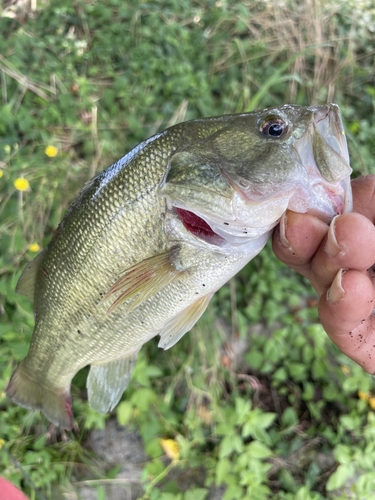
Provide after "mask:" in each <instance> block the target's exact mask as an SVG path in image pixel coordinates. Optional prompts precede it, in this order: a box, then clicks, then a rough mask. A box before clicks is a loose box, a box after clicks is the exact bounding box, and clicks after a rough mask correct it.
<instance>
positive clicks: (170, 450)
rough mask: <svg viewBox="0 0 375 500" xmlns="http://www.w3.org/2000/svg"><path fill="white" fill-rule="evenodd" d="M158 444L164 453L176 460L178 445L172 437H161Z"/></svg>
mask: <svg viewBox="0 0 375 500" xmlns="http://www.w3.org/2000/svg"><path fill="white" fill-rule="evenodd" d="M160 444H161V446H162V448H163V450H164V453H165V454H166V455H167V457H168V458H170V459H171V460H177V459H178V457H179V455H180V447H179V445H178V443H177V442H176V441H175V440H174V439H161V440H160Z"/></svg>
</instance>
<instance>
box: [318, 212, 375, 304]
mask: <svg viewBox="0 0 375 500" xmlns="http://www.w3.org/2000/svg"><path fill="white" fill-rule="evenodd" d="M374 262H375V227H374V225H373V224H372V222H371V221H369V220H368V219H367V218H366V217H364V216H363V215H360V214H357V213H348V214H343V215H340V216H338V217H335V218H334V219H333V221H332V222H331V225H330V227H329V231H328V233H327V237H326V238H325V240H324V242H323V244H322V245H321V246H320V248H319V249H318V251H317V252H316V255H315V256H314V259H313V260H312V265H311V281H312V283H313V286H314V288H315V289H316V290H317V292H318V293H319V294H321V293H323V291H324V290H326V289H327V288H328V287H329V286H330V284H331V283H332V281H333V279H334V277H335V275H336V274H337V272H338V270H339V269H341V268H347V269H355V270H358V271H365V270H366V269H368V268H370V267H371V266H372V265H373V264H374Z"/></svg>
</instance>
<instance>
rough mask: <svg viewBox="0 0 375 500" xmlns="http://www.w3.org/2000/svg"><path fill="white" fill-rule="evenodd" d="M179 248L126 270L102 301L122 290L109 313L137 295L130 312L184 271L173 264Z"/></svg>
mask: <svg viewBox="0 0 375 500" xmlns="http://www.w3.org/2000/svg"><path fill="white" fill-rule="evenodd" d="M179 250H180V247H175V248H172V250H170V251H169V252H166V253H163V254H160V255H155V256H154V257H150V258H149V259H145V260H142V261H141V262H139V263H138V264H136V265H135V266H133V267H131V268H130V269H128V270H127V271H125V274H124V275H123V276H121V278H119V279H118V280H117V281H116V283H115V284H114V285H113V286H112V287H111V288H110V289H109V290H108V292H107V293H106V294H105V296H104V297H103V299H102V301H101V302H103V301H105V300H106V299H108V298H109V297H110V296H111V295H114V294H117V293H118V292H120V295H119V296H118V297H117V298H116V300H115V301H114V302H113V304H112V305H111V307H110V308H109V309H108V311H107V314H108V313H110V312H112V311H113V310H114V309H115V308H116V307H118V306H119V305H120V304H123V303H124V302H125V301H126V300H128V299H130V298H132V297H134V296H136V297H135V300H134V301H133V302H132V303H131V304H130V307H129V309H128V311H127V312H128V313H129V312H130V311H132V310H133V309H135V308H136V307H138V306H139V305H140V304H141V303H142V302H145V301H146V300H147V299H149V298H150V297H152V296H153V295H156V294H157V293H158V292H160V290H162V289H163V288H165V287H166V286H167V285H169V284H170V283H172V281H173V280H174V279H175V278H176V277H177V276H179V275H181V273H182V272H183V271H177V269H176V268H175V267H174V266H173V265H172V261H173V258H174V257H175V256H176V254H177V252H179Z"/></svg>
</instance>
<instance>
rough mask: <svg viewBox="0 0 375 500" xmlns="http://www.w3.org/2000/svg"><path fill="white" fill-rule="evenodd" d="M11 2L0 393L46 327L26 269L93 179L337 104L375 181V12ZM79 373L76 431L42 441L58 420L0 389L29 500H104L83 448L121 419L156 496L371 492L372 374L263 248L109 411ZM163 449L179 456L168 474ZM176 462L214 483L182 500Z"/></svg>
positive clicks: (4, 51) (299, 281)
mask: <svg viewBox="0 0 375 500" xmlns="http://www.w3.org/2000/svg"><path fill="white" fill-rule="evenodd" d="M17 9H18V7H17V3H16V4H13V5H12V6H8V7H6V8H4V10H3V12H2V17H1V18H0V31H1V33H2V37H1V39H0V54H1V56H0V89H1V90H0V278H1V281H0V389H1V390H2V389H3V388H5V386H6V383H7V381H8V380H9V377H10V375H11V371H12V366H13V364H14V363H15V362H18V361H20V360H21V359H22V358H23V357H24V356H25V354H26V352H27V348H28V344H29V342H30V338H31V332H32V327H33V313H32V308H31V305H30V303H29V302H28V301H27V299H26V298H24V297H22V296H19V295H17V294H15V292H14V290H15V285H16V282H17V279H18V277H19V275H20V272H21V270H22V268H23V267H24V266H25V264H26V263H27V262H29V261H30V260H31V259H32V258H33V257H34V256H35V255H36V252H35V250H36V248H37V246H39V247H40V248H43V247H44V246H45V245H46V243H47V242H48V240H49V239H50V237H51V235H52V232H53V230H54V229H55V228H56V226H57V224H58V223H59V221H60V220H61V218H62V216H63V214H64V212H65V210H66V208H67V206H68V204H69V202H70V201H71V200H72V199H73V197H74V194H75V193H76V192H77V191H78V190H79V189H80V187H81V186H82V185H83V184H84V183H85V182H86V181H87V180H88V179H89V178H90V177H92V175H94V174H95V173H96V172H97V171H99V170H101V169H102V168H104V167H105V166H107V165H109V164H110V163H111V162H112V161H114V160H116V159H117V158H118V157H120V156H121V155H123V154H124V153H125V152H126V151H128V150H130V149H131V148H132V147H133V146H135V145H136V144H137V143H139V142H140V141H142V140H143V139H145V138H146V137H148V136H150V135H151V134H153V133H155V132H156V131H158V130H162V129H163V128H165V127H166V126H169V125H172V124H173V123H177V122H179V121H182V120H187V119H191V118H195V117H202V116H212V115H218V114H223V113H231V112H236V111H238V112H239V111H244V110H251V109H255V108H256V107H267V106H273V105H277V104H281V103H284V102H294V103H297V104H301V105H302V104H308V103H324V102H326V101H331V100H333V101H335V102H338V104H340V106H341V109H342V113H343V117H344V120H345V123H346V130H347V135H348V140H349V147H350V151H351V158H352V166H353V168H354V171H355V175H358V174H365V173H369V172H374V171H375V170H374V166H373V151H374V148H375V120H374V118H373V117H374V107H375V69H374V68H375V61H374V54H375V43H374V41H373V40H374V37H373V30H374V26H375V12H374V8H373V6H372V2H371V1H365V0H363V1H361V2H359V1H358V0H356V1H354V0H353V1H351V0H347V1H346V2H339V1H337V0H331V1H330V2H322V1H318V0H315V1H313V0H309V1H307V2H303V4H302V3H300V2H298V1H297V0H290V1H283V0H279V1H277V2H276V1H275V2H260V1H256V0H248V1H245V2H237V1H236V2H226V1H225V0H219V1H216V2H214V1H212V0H209V1H208V2H205V3H202V2H199V1H192V0H180V1H178V2H177V1H174V0H166V1H165V2H156V1H149V2H139V3H137V4H134V3H133V2H122V1H116V0H110V1H108V2H105V3H102V2H90V3H87V2H81V1H74V2H70V1H68V0H62V1H60V2H59V3H58V4H57V3H56V2H43V3H40V2H32V10H23V8H22V7H21V4H20V10H17ZM51 146H53V147H54V148H56V150H53V149H51ZM47 147H50V149H49V150H47V149H46V148H47ZM46 151H55V152H56V153H57V154H56V155H55V156H53V155H52V156H51V155H47V154H46ZM19 179H24V180H23V181H22V182H21V184H20V183H19V182H20V181H19ZM25 180H26V181H27V183H28V187H27V185H26V184H25ZM22 183H23V184H22ZM22 185H23V186H26V190H25V191H22V190H20V189H17V186H18V188H19V187H20V186H22ZM86 374H87V370H83V371H82V372H81V373H79V374H78V375H77V376H76V378H75V380H74V385H73V389H72V391H73V397H74V412H75V415H76V417H77V422H78V425H79V429H80V430H79V431H78V432H77V433H76V434H69V436H68V438H69V440H68V441H67V442H58V443H49V442H47V441H46V439H45V437H44V436H45V434H46V432H47V430H48V423H47V422H46V421H45V419H44V418H43V417H41V416H40V415H39V413H38V412H27V411H25V410H23V409H21V408H19V407H16V406H14V405H12V404H10V403H9V402H8V401H7V400H6V399H5V396H4V393H3V392H1V393H0V439H1V441H0V442H1V445H2V449H1V450H0V464H1V465H0V467H1V470H2V474H3V475H5V476H6V477H7V478H9V479H10V480H11V481H13V482H14V483H15V484H17V485H19V486H20V487H21V488H22V489H23V490H24V491H25V492H26V493H27V494H28V495H29V497H30V498H31V499H32V500H34V499H40V498H43V497H46V498H58V497H59V496H61V497H62V498H76V495H77V493H76V490H77V483H80V484H82V483H84V484H92V481H99V483H97V484H99V486H98V488H97V497H98V498H99V499H100V500H101V499H103V498H105V495H106V490H105V488H104V485H108V484H112V483H113V484H114V483H115V482H116V477H115V476H116V470H115V471H114V470H109V471H108V470H107V469H106V466H105V464H101V463H100V462H98V461H97V460H96V458H95V457H94V456H93V455H92V454H90V452H89V451H87V449H86V447H85V441H86V438H87V435H88V433H89V431H90V430H91V429H94V428H104V426H105V425H106V421H107V419H108V418H116V419H117V420H118V422H119V423H120V424H121V425H125V424H127V425H133V426H134V427H135V428H136V429H137V430H138V431H139V433H140V435H141V437H142V439H143V442H144V444H145V449H146V452H147V454H148V456H149V457H150V461H149V462H148V463H147V464H146V465H145V469H144V474H143V478H144V491H145V493H144V498H145V499H146V498H150V499H159V498H160V499H163V500H168V499H172V498H173V499H177V500H179V499H181V500H182V499H183V500H188V499H190V498H194V500H196V499H199V498H201V499H204V498H207V497H208V491H209V488H210V487H211V486H212V485H217V486H220V485H224V486H225V494H224V500H231V499H236V498H238V499H243V498H251V499H252V500H257V499H259V500H263V499H267V498H275V499H280V500H281V499H283V500H284V499H288V500H289V499H291V500H292V499H293V500H294V499H297V500H310V499H314V500H315V499H325V498H328V499H331V498H332V499H333V498H335V499H336V498H337V499H340V498H342V499H344V498H345V499H346V498H353V499H354V498H355V499H364V498H371V496H372V495H373V494H374V492H375V485H374V481H375V477H374V472H373V470H374V463H375V448H374V444H373V443H374V432H375V419H374V413H373V410H374V408H375V404H374V402H375V399H374V397H375V389H374V385H373V381H372V378H371V377H370V376H368V375H366V374H365V373H364V372H362V371H361V369H360V368H359V367H357V366H355V365H354V364H353V363H351V362H350V361H348V360H347V359H346V358H345V357H344V356H343V355H341V354H340V353H339V352H338V351H337V350H336V349H335V348H334V346H333V345H332V344H331V343H330V341H329V340H328V339H327V338H326V336H325V334H324V332H323V331H322V328H321V326H320V325H319V321H318V318H317V312H316V296H315V293H314V292H313V290H312V289H311V287H310V286H309V284H308V283H307V282H306V281H305V280H304V279H303V278H301V277H298V276H296V275H295V274H293V273H292V272H291V271H290V270H288V269H287V268H285V267H284V266H282V265H281V264H280V263H277V262H276V260H275V258H274V257H273V256H272V254H271V250H270V248H269V247H267V248H266V249H265V250H264V251H263V252H262V253H261V254H260V255H259V256H257V257H256V258H255V259H254V260H253V261H252V262H251V263H250V264H249V266H247V267H246V268H245V269H244V270H243V271H242V272H241V273H240V274H239V275H238V276H237V277H236V278H234V279H233V280H231V282H230V284H229V285H228V286H226V287H224V288H223V289H221V290H220V291H219V292H218V293H217V294H216V296H215V297H214V299H213V301H212V303H211V305H210V307H209V310H208V311H207V312H206V313H205V315H204V316H203V317H202V319H201V321H200V322H199V323H198V325H197V326H196V327H195V328H194V330H193V331H192V332H191V333H190V334H189V335H187V336H186V337H184V338H183V339H182V340H181V341H180V342H179V344H178V345H176V346H175V347H174V348H173V349H172V350H170V351H167V352H162V351H160V350H158V349H157V347H156V344H155V342H150V343H148V344H147V345H146V346H145V348H144V349H143V350H142V352H141V356H140V359H139V362H138V365H137V367H136V370H135V373H134V376H133V379H132V382H131V384H130V386H129V388H128V389H127V391H126V393H125V395H124V397H123V400H122V401H121V403H120V404H119V406H118V407H117V409H115V411H114V412H113V414H112V415H111V416H110V417H108V416H100V415H98V414H97V413H95V412H94V411H93V410H91V409H90V408H89V407H88V405H87V401H86V395H85V377H86ZM161 438H163V439H171V440H172V441H173V442H175V443H176V446H177V449H178V450H179V452H178V455H177V456H176V457H175V458H172V459H171V461H170V462H167V464H169V465H166V461H165V458H166V457H165V453H166V452H165V450H164V449H163V447H162V445H161V442H160V439H161ZM171 469H181V470H190V471H196V470H202V469H204V470H205V476H204V477H203V478H201V479H200V480H199V481H198V483H197V484H191V485H190V486H189V488H188V490H187V491H182V489H181V488H180V487H179V484H178V483H177V482H176V481H175V480H173V479H170V477H171V476H170V475H168V473H169V472H170V470H171ZM349 479H351V481H352V484H351V485H348V480H349ZM68 494H69V495H71V496H70V497H69V496H68ZM64 495H65V497H64Z"/></svg>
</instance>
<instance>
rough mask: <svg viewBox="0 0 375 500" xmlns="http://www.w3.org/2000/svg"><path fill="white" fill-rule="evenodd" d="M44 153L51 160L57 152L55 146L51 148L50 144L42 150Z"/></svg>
mask: <svg viewBox="0 0 375 500" xmlns="http://www.w3.org/2000/svg"><path fill="white" fill-rule="evenodd" d="M44 152H45V153H46V155H47V156H49V157H50V158H53V157H54V156H56V155H57V153H58V152H59V150H58V149H57V148H56V147H55V146H52V144H49V145H48V146H47V147H46V149H45V150H44Z"/></svg>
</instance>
